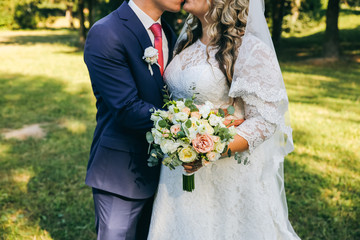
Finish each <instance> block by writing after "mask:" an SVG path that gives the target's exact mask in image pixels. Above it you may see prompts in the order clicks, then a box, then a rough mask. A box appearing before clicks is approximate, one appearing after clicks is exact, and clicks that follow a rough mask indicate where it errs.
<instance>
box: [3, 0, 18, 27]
mask: <svg viewBox="0 0 360 240" xmlns="http://www.w3.org/2000/svg"><path fill="white" fill-rule="evenodd" d="M14 5H15V4H14V0H1V1H0V28H1V27H3V28H4V27H7V28H9V27H10V26H11V25H12V24H13V16H14Z"/></svg>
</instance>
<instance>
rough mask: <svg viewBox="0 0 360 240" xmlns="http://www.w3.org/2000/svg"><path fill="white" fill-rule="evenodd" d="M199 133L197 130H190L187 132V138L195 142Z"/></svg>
mask: <svg viewBox="0 0 360 240" xmlns="http://www.w3.org/2000/svg"><path fill="white" fill-rule="evenodd" d="M197 133H198V131H197V130H195V128H188V132H187V131H185V134H186V136H187V137H188V138H189V139H190V140H193V139H194V138H196V134H197Z"/></svg>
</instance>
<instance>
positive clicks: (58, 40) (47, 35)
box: [0, 30, 81, 51]
mask: <svg viewBox="0 0 360 240" xmlns="http://www.w3.org/2000/svg"><path fill="white" fill-rule="evenodd" d="M14 33H16V31H14ZM33 33H34V31H30V32H29V33H26V31H21V32H19V34H17V35H9V36H5V40H3V41H0V43H1V44H4V45H16V44H17V45H34V44H39V43H40V44H44V43H45V44H46V43H47V44H62V45H67V46H70V47H77V48H79V47H80V44H79V34H78V32H77V31H74V30H54V31H53V32H52V31H51V30H46V31H41V30H39V31H36V32H35V33H36V34H33ZM79 51H81V49H80V48H79Z"/></svg>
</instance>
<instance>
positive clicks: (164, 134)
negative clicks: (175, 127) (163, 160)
mask: <svg viewBox="0 0 360 240" xmlns="http://www.w3.org/2000/svg"><path fill="white" fill-rule="evenodd" d="M169 133H170V131H169V130H168V129H164V131H163V134H162V136H163V137H165V138H167V137H169Z"/></svg>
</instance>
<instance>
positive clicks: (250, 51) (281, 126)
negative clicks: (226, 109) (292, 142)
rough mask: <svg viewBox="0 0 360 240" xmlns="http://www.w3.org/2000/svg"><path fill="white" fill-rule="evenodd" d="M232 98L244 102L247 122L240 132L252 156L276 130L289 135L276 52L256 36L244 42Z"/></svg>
mask: <svg viewBox="0 0 360 240" xmlns="http://www.w3.org/2000/svg"><path fill="white" fill-rule="evenodd" d="M229 96H230V97H233V98H241V99H242V100H243V102H244V110H245V119H246V120H245V122H244V123H243V124H241V125H240V126H239V127H237V131H238V134H239V135H240V136H242V137H244V138H245V139H246V140H247V141H248V144H249V152H250V154H251V152H252V151H253V150H254V149H255V148H256V147H257V146H259V145H260V144H261V143H262V142H264V141H265V140H267V139H268V138H270V137H271V136H272V135H273V134H274V133H275V132H276V131H277V130H281V131H283V132H284V133H286V132H288V131H289V129H287V126H286V124H285V113H286V112H287V107H288V98H287V95H286V90H285V86H284V83H283V79H282V75H281V70H280V67H279V64H278V61H277V58H276V55H275V52H274V51H273V50H272V49H270V48H269V47H268V46H267V45H265V44H264V43H262V42H261V41H260V40H259V39H257V38H256V37H254V36H247V38H244V39H243V43H242V46H241V47H240V49H239V55H238V59H237V60H236V63H235V71H234V78H233V81H232V84H231V88H230V92H229ZM289 128H290V127H289ZM289 135H290V136H291V131H290V134H289Z"/></svg>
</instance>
